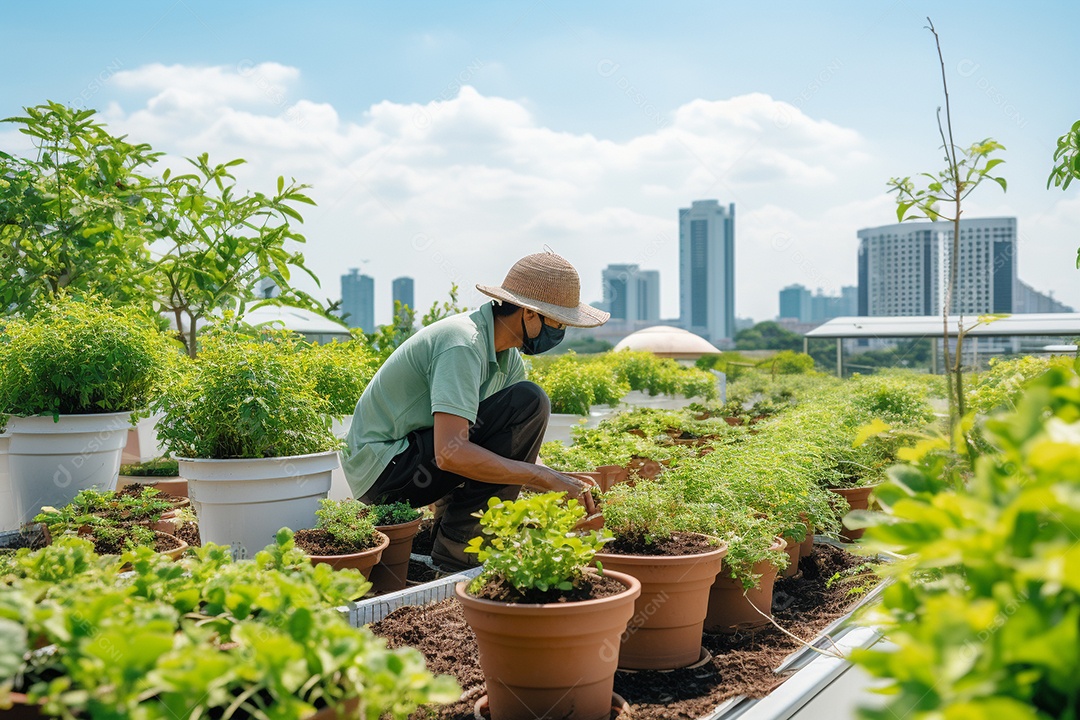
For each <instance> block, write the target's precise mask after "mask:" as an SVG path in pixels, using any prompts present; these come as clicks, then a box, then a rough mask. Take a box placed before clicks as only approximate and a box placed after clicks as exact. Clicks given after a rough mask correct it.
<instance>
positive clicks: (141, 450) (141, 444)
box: [123, 413, 165, 465]
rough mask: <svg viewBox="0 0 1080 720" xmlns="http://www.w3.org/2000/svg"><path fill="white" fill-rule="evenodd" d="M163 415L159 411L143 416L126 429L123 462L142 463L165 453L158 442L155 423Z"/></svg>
mask: <svg viewBox="0 0 1080 720" xmlns="http://www.w3.org/2000/svg"><path fill="white" fill-rule="evenodd" d="M162 417H164V416H163V415H161V414H160V413H158V414H156V415H151V416H150V417H144V418H142V419H141V420H139V421H138V422H137V423H135V427H133V428H131V429H130V430H129V431H128V441H127V446H126V447H125V448H124V457H123V462H124V463H125V464H132V465H133V464H135V463H144V462H148V461H150V460H153V459H155V458H159V457H161V456H162V455H164V454H165V451H164V450H163V449H162V448H161V446H160V445H159V444H158V434H157V424H158V420H160V419H161V418H162Z"/></svg>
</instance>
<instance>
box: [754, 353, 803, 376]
mask: <svg viewBox="0 0 1080 720" xmlns="http://www.w3.org/2000/svg"><path fill="white" fill-rule="evenodd" d="M757 367H758V368H759V369H761V370H764V371H766V372H768V373H770V374H772V375H803V374H805V373H811V372H814V358H812V357H810V356H809V355H807V354H806V353H801V352H795V351H793V350H781V351H780V352H778V353H776V354H775V355H773V356H772V357H771V358H767V359H765V360H762V361H761V362H759V363H758V364H757Z"/></svg>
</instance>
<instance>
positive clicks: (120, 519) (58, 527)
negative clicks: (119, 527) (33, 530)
mask: <svg viewBox="0 0 1080 720" xmlns="http://www.w3.org/2000/svg"><path fill="white" fill-rule="evenodd" d="M173 507H174V502H173V501H172V500H167V499H165V498H164V497H163V496H162V494H161V493H160V492H159V491H158V490H156V489H155V488H152V487H144V488H142V489H141V490H140V491H139V494H138V495H134V494H131V493H121V492H117V491H115V490H105V491H102V490H96V489H92V488H91V489H86V490H81V491H80V492H79V494H78V495H76V496H75V497H74V498H73V499H72V501H71V502H70V503H68V504H67V505H65V506H64V507H62V508H59V509H56V508H52V507H43V508H42V509H41V512H40V513H38V515H37V516H36V517H35V518H34V522H40V523H45V525H46V526H47V527H48V528H49V533H50V534H51V535H52V536H54V537H55V536H58V535H61V534H63V533H64V532H67V531H75V530H78V529H79V527H80V526H83V525H101V524H106V525H116V524H132V523H152V522H156V521H157V520H160V519H161V516H162V514H163V513H166V512H168V511H169V510H172V509H173Z"/></svg>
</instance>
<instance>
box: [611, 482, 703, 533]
mask: <svg viewBox="0 0 1080 720" xmlns="http://www.w3.org/2000/svg"><path fill="white" fill-rule="evenodd" d="M603 511H604V527H606V528H607V529H608V530H610V531H611V533H612V534H613V535H614V536H615V537H616V538H618V539H620V540H627V541H630V542H635V543H638V542H640V543H645V544H646V545H653V544H655V543H656V542H657V541H658V540H667V539H668V538H670V537H671V536H672V535H673V534H674V533H676V532H681V531H685V530H687V528H688V527H690V526H691V525H692V523H690V522H689V521H688V512H687V507H686V501H685V500H684V499H683V497H682V493H680V492H679V491H678V488H677V487H676V486H675V485H674V484H672V485H667V484H661V483H659V482H656V481H653V480H645V479H639V480H637V481H636V482H635V483H634V484H633V485H629V484H626V483H622V484H619V485H616V486H615V487H613V488H611V490H610V491H608V492H606V493H604V498H603Z"/></svg>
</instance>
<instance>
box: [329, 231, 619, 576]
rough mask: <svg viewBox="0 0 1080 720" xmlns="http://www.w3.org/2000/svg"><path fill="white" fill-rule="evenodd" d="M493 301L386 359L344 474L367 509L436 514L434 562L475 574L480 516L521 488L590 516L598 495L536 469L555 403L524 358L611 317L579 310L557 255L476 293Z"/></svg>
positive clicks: (573, 284) (359, 417) (576, 292)
mask: <svg viewBox="0 0 1080 720" xmlns="http://www.w3.org/2000/svg"><path fill="white" fill-rule="evenodd" d="M476 288H477V289H478V290H480V292H482V293H484V294H485V295H488V296H490V297H492V298H494V301H493V302H491V303H488V304H485V305H483V306H481V307H480V308H479V309H478V310H475V311H473V312H470V313H463V314H461V315H455V316H453V317H449V318H445V319H443V320H440V321H438V322H436V323H433V324H432V325H429V326H428V327H426V328H424V329H422V330H420V332H418V333H417V334H415V335H413V336H412V337H410V338H409V339H408V340H406V341H405V342H404V343H403V344H402V345H401V347H399V348H398V349H397V350H395V351H394V353H393V354H392V355H391V356H390V357H389V358H388V359H387V361H386V362H385V363H384V364H383V366H382V367H381V368H380V369H379V371H378V372H377V373H376V374H375V377H374V378H372V380H371V382H370V383H369V384H368V386H367V389H365V390H364V393H363V395H362V396H361V398H360V401H359V402H358V403H357V404H356V412H355V414H354V415H353V424H352V429H351V430H350V432H349V436H348V439H347V442H348V450H347V452H346V456H347V457H346V459H345V461H344V463H343V467H344V470H345V476H346V478H347V479H348V481H349V485H350V487H351V488H352V491H353V494H354V495H355V496H356V497H358V498H360V499H361V500H363V501H364V502H368V503H378V504H382V503H390V502H395V501H404V502H407V503H409V504H410V505H411V506H412V507H423V506H424V505H428V504H431V503H435V504H436V517H435V521H436V535H435V546H434V549H433V550H432V559H433V560H435V561H436V562H437V563H439V564H440V565H441V566H443V567H446V568H449V569H460V568H463V567H468V566H469V565H472V564H475V562H476V561H475V556H472V555H466V554H465V553H464V552H463V550H464V548H465V545H466V544H467V543H468V541H469V540H470V539H471V538H473V537H474V536H476V535H478V534H479V525H478V524H477V522H476V518H474V517H472V513H474V512H476V511H477V510H481V509H483V508H485V507H486V505H487V501H488V498H490V497H492V496H498V497H500V498H502V499H506V500H510V499H514V498H516V497H517V494H518V491H519V490H520V488H521V486H523V485H527V486H529V487H532V488H537V489H542V490H551V491H563V492H566V493H567V496H568V497H572V498H578V499H580V500H581V501H582V502H583V503H584V504H585V506H586V508H587V509H589V511H590V512H591V511H592V510H593V507H592V498H591V496H590V495H589V493H588V491H587V489H588V487H589V483H588V482H587V481H586V480H583V479H581V478H578V477H575V476H572V475H566V474H563V473H559V472H556V471H554V470H552V469H551V468H548V467H545V466H544V465H542V464H537V462H536V461H537V455H538V453H539V451H540V444H541V443H542V442H543V438H544V430H545V429H546V428H547V421H548V415H549V414H550V403H549V402H548V398H547V395H546V394H545V393H544V391H543V390H541V389H540V387H539V386H537V385H536V384H535V383H531V382H528V381H527V380H526V379H525V367H524V364H523V362H522V360H521V356H520V354H519V351H520V352H523V353H525V354H527V355H532V354H536V353H542V352H544V351H546V350H550V349H551V348H553V347H555V346H556V345H558V344H559V342H560V341H561V340H562V338H563V334H564V332H565V329H566V326H573V327H596V326H597V325H602V324H603V323H605V322H607V320H608V318H609V317H610V315H609V314H608V313H606V312H603V311H600V310H597V309H596V308H593V307H590V306H588V305H585V304H583V303H581V302H580V281H579V279H578V273H577V271H576V270H575V269H574V267H573V266H572V265H571V264H570V263H569V262H567V261H566V260H565V259H563V258H562V257H560V256H558V255H556V254H555V253H553V252H543V253H537V254H535V255H529V256H527V257H524V258H522V259H521V260H519V261H518V262H517V263H515V264H514V266H513V267H512V268H510V272H508V273H507V275H506V279H505V280H503V283H502V285H500V286H497V287H492V286H487V285H477V286H476Z"/></svg>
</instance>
